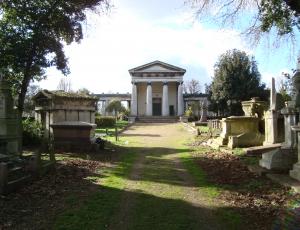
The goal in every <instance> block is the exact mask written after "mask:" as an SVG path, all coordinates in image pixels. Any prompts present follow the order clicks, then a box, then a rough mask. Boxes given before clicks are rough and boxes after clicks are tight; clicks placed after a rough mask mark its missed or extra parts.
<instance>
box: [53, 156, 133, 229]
mask: <svg viewBox="0 0 300 230" xmlns="http://www.w3.org/2000/svg"><path fill="white" fill-rule="evenodd" d="M135 159H136V154H135V153H130V154H129V153H125V154H122V156H121V157H120V163H119V164H118V165H117V166H116V167H115V168H112V169H111V168H106V169H102V170H101V171H99V172H98V173H99V174H98V176H93V177H92V178H87V179H89V180H90V181H91V183H95V184H96V186H99V190H98V191H96V192H95V193H94V194H91V196H90V197H89V198H88V199H87V200H85V201H83V202H82V203H81V204H79V205H78V204H77V206H75V207H73V208H69V209H68V210H67V211H65V212H63V213H62V214H61V215H59V216H58V218H57V219H56V221H55V224H54V229H64V230H66V229H72V230H74V229H107V228H108V226H109V224H110V222H111V218H112V217H113V216H114V214H115V212H116V211H117V210H118V206H119V204H120V200H121V197H122V194H123V192H122V190H123V189H124V186H125V179H124V178H126V177H127V176H128V175H129V173H130V171H131V167H132V164H133V162H134V161H135ZM67 199H68V200H69V201H70V203H71V204H73V205H74V204H76V199H78V198H75V197H69V198H67Z"/></svg>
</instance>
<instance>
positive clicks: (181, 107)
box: [177, 82, 184, 116]
mask: <svg viewBox="0 0 300 230" xmlns="http://www.w3.org/2000/svg"><path fill="white" fill-rule="evenodd" d="M182 83H183V82H179V85H178V94H177V95H178V106H177V115H178V116H182V115H183V113H184V104H183V92H182Z"/></svg>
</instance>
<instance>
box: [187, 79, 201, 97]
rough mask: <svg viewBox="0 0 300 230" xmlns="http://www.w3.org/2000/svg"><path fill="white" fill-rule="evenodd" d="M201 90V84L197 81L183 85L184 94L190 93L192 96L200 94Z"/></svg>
mask: <svg viewBox="0 0 300 230" xmlns="http://www.w3.org/2000/svg"><path fill="white" fill-rule="evenodd" d="M201 88H202V87H201V84H200V82H199V81H198V80H196V79H192V80H189V81H186V82H184V84H183V91H184V93H190V94H195V93H200V91H201Z"/></svg>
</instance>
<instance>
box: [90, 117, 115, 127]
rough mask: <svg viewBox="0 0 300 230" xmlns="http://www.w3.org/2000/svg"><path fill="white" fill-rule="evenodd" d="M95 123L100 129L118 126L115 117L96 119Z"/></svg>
mask: <svg viewBox="0 0 300 230" xmlns="http://www.w3.org/2000/svg"><path fill="white" fill-rule="evenodd" d="M95 122H96V124H97V127H98V128H103V127H104V128H106V127H112V126H114V125H115V124H116V118H115V117H98V116H97V117H96V119H95Z"/></svg>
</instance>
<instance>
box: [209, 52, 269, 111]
mask: <svg viewBox="0 0 300 230" xmlns="http://www.w3.org/2000/svg"><path fill="white" fill-rule="evenodd" d="M210 91H211V93H210V99H211V100H212V105H214V107H213V108H211V109H213V110H214V111H216V112H217V111H219V112H221V113H223V114H226V115H241V114H242V108H241V101H245V100H249V99H251V97H260V98H261V99H264V100H266V99H267V97H268V95H266V92H265V85H264V84H261V83H260V73H259V71H258V68H257V64H256V61H255V60H254V57H249V56H248V55H247V54H246V53H245V52H243V51H239V50H236V49H234V50H229V51H227V52H226V53H225V54H222V55H221V56H220V57H219V60H218V61H217V63H216V64H215V70H214V77H213V81H212V84H211V86H210Z"/></svg>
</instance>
